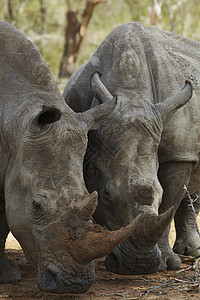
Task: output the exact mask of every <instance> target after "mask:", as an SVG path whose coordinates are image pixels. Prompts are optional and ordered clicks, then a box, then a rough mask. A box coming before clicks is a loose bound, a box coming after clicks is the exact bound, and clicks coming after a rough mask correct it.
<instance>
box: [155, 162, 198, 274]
mask: <svg viewBox="0 0 200 300" xmlns="http://www.w3.org/2000/svg"><path fill="white" fill-rule="evenodd" d="M192 168H193V164H192V163H190V162H168V163H164V164H161V166H160V168H159V173H158V176H159V180H160V183H161V185H162V187H163V198H162V203H161V205H160V208H159V213H163V212H164V211H166V210H167V209H168V208H169V207H171V206H172V205H173V206H174V208H175V211H176V210H177V209H178V207H179V205H180V203H181V201H182V199H183V197H184V189H183V187H184V185H186V186H187V185H188V183H189V181H190V176H191V172H192ZM169 230H170V227H168V229H167V230H166V231H165V233H164V234H163V236H162V238H161V239H160V240H159V242H158V246H159V248H160V251H161V255H162V258H161V263H160V267H159V270H166V269H171V270H172V269H179V268H180V266H181V259H180V258H179V256H178V255H177V254H175V252H174V251H173V250H172V249H171V247H170V244H169Z"/></svg>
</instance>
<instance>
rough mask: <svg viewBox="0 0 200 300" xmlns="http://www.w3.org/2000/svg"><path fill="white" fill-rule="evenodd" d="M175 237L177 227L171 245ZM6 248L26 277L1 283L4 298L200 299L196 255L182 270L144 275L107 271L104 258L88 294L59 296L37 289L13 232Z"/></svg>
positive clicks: (71, 299)
mask: <svg viewBox="0 0 200 300" xmlns="http://www.w3.org/2000/svg"><path fill="white" fill-rule="evenodd" d="M174 236H175V235H174V228H173V227H172V230H171V233H170V243H171V244H172V243H173V241H174ZM6 248H7V250H6V251H7V254H8V257H9V258H10V259H13V260H14V261H16V262H17V263H18V264H19V267H20V269H21V273H22V280H21V281H20V282H17V283H12V284H5V285H3V284H0V300H1V299H5V300H11V299H14V300H16V299H20V300H33V299H34V300H35V299H40V300H47V299H48V300H57V299H66V300H79V299H80V300H93V299H102V300H107V299H112V300H120V299H123V300H133V299H148V300H158V299H161V300H167V299H170V300H175V299H176V300H180V299H192V300H193V299H194V300H196V299H200V262H199V261H198V260H194V259H192V258H190V259H186V258H183V263H182V269H181V270H180V271H167V272H159V273H158V272H157V273H155V274H151V275H143V276H137V275H135V276H130V275H128V276H126V275H122V276H121V275H116V274H113V273H110V272H107V271H106V269H105V267H104V263H103V259H100V260H98V270H97V271H96V280H95V283H94V284H93V285H92V287H91V288H90V290H89V291H88V292H87V293H85V294H80V295H79V294H78V295H72V294H65V295H58V294H50V293H45V292H41V291H40V290H39V289H38V288H37V284H36V280H35V275H34V272H33V269H32V268H31V266H30V265H29V264H28V263H27V261H26V259H25V257H24V254H23V252H22V250H21V248H20V246H19V244H18V243H17V242H16V240H15V239H14V238H13V237H12V235H9V237H8V239H7V243H6ZM198 263H199V264H198Z"/></svg>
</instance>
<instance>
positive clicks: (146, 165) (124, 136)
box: [63, 23, 200, 274]
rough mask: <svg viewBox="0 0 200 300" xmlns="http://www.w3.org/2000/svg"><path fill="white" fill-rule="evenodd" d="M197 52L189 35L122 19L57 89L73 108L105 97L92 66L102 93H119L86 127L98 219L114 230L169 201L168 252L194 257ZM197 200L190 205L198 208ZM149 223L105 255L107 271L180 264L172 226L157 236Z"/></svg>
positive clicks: (197, 249)
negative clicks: (183, 96)
mask: <svg viewBox="0 0 200 300" xmlns="http://www.w3.org/2000/svg"><path fill="white" fill-rule="evenodd" d="M199 56H200V43H198V42H196V41H192V40H189V39H187V38H183V37H180V36H175V35H173V34H171V33H169V32H165V31H160V30H159V29H157V28H156V27H151V28H150V29H146V28H145V27H143V26H142V25H140V24H138V23H129V24H125V25H122V26H119V27H117V28H116V29H115V30H114V31H113V32H111V33H110V34H109V35H108V37H107V38H106V39H105V40H104V41H103V42H102V43H101V45H100V46H99V47H98V48H97V50H96V51H95V52H94V54H93V55H92V56H91V58H90V59H89V61H88V62H87V63H86V64H85V65H83V66H82V67H81V68H80V69H79V70H78V71H77V72H75V74H74V75H73V76H72V77H71V79H70V80H69V82H68V83H67V85H66V88H65V91H64V94H63V95H64V97H65V100H66V102H67V103H68V104H69V106H70V107H71V108H72V109H73V110H74V111H77V112H78V111H85V110H87V109H89V108H90V107H92V106H96V105H98V104H99V103H102V102H104V101H105V99H103V98H104V97H103V96H102V97H101V96H100V95H99V94H101V92H99V93H98V92H97V93H96V92H95V91H94V87H93V84H92V80H90V79H91V77H92V75H93V74H94V73H95V72H98V73H99V74H100V80H101V82H102V83H103V85H104V86H105V87H106V89H107V92H106V93H105V95H107V94H108V93H110V94H111V95H113V96H114V95H115V96H114V97H116V98H117V106H116V108H115V110H114V111H113V112H112V114H110V115H109V116H107V117H106V119H105V120H103V121H102V122H101V124H100V126H99V127H98V128H97V130H96V131H91V132H90V133H89V143H88V149H87V154H86V157H85V161H84V175H85V181H86V186H87V188H88V190H89V191H90V192H92V191H93V190H97V191H98V195H99V204H98V207H97V210H96V211H95V214H94V219H95V220H96V221H97V223H100V224H101V225H105V226H107V227H108V228H109V229H114V228H119V227H120V226H122V225H124V224H127V223H128V222H130V220H132V219H134V218H135V217H136V216H137V215H138V213H140V212H141V211H144V212H146V211H154V212H155V213H159V214H161V213H163V212H165V211H166V210H167V209H168V208H170V207H171V206H174V210H175V212H176V215H175V223H176V230H177V237H176V242H175V245H174V250H175V252H177V253H179V254H185V255H193V256H195V257H197V256H199V255H200V238H199V236H198V234H197V232H196V229H195V226H194V215H193V213H192V210H191V207H189V206H188V203H187V199H185V197H186V195H185V193H184V189H183V187H184V185H186V186H187V187H188V189H189V191H190V193H191V194H194V193H196V192H198V190H199V183H200V178H199V170H200V167H199V152H200V144H199V126H200V121H199V120H200V115H199V111H200V95H199V93H200V91H199V80H200V62H199ZM187 79H190V80H191V81H192V83H193V87H194V88H195V89H194V92H193V96H192V98H191V100H190V101H189V102H188V103H186V102H187V101H188V100H189V98H190V97H189V98H188V99H187V101H185V102H183V103H181V105H177V107H176V108H175V109H172V110H171V112H170V113H165V112H164V109H163V110H162V109H161V110H160V104H161V103H162V104H161V106H163V107H165V106H166V107H167V106H168V104H167V103H168V102H169V101H168V102H167V101H166V99H169V98H170V97H172V96H174V95H176V94H177V93H178V92H179V91H181V89H182V88H183V86H184V83H185V80H187ZM105 95H104V96H105ZM94 96H95V97H94ZM105 97H106V96H105ZM177 98H179V97H177ZM179 100H180V99H179ZM173 101H174V103H176V97H175V96H174V98H173ZM158 103H159V104H158ZM185 103H186V104H185ZM184 104H185V105H184ZM183 105H184V106H183ZM179 107H180V108H179ZM178 108H179V109H178ZM182 199H183V200H182ZM180 203H181V204H180ZM199 203H200V202H199V200H198V201H197V202H195V207H196V209H197V213H198V211H199V206H200V204H199ZM179 204H180V207H179ZM169 223H170V221H169ZM155 227H156V226H155V222H154V221H149V223H148V221H147V222H146V223H145V224H144V229H142V225H141V226H140V229H141V230H139V229H138V230H136V231H135V232H134V233H133V234H132V235H131V236H130V237H129V238H128V239H127V240H126V241H125V242H124V243H122V244H121V245H119V246H118V247H116V248H115V249H114V250H113V251H112V252H111V253H110V254H109V255H108V256H107V258H106V266H107V268H108V270H110V271H113V272H116V273H119V274H145V273H151V272H153V271H155V270H156V269H157V268H158V267H159V268H160V269H162V270H163V269H166V268H169V269H176V268H179V267H180V263H181V260H180V258H179V257H178V256H177V255H176V254H175V253H174V252H173V251H172V249H171V248H170V245H169V242H168V232H169V226H168V229H166V230H164V234H163V236H162V232H161V236H162V237H159V238H158V239H157V240H156V238H154V237H155V236H159V234H158V232H159V230H161V229H160V226H157V228H155Z"/></svg>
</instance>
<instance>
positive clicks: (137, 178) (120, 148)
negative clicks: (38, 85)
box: [84, 73, 192, 274]
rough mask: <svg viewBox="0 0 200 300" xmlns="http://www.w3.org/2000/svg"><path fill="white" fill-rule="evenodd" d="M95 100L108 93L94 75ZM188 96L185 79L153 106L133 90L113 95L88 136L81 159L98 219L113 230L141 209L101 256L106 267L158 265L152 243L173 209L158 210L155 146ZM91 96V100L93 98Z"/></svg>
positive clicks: (137, 270)
mask: <svg viewBox="0 0 200 300" xmlns="http://www.w3.org/2000/svg"><path fill="white" fill-rule="evenodd" d="M91 87H92V90H93V93H94V96H95V99H94V100H95V101H97V100H98V101H99V102H100V103H104V102H106V101H110V100H111V99H113V95H111V94H110V92H109V91H108V90H107V88H106V87H105V86H104V84H103V83H102V81H101V79H100V76H99V74H98V73H95V74H94V75H93V76H92V78H91ZM191 95H192V87H191V84H190V82H186V85H185V87H184V88H183V90H181V91H180V92H179V93H177V94H176V95H174V96H172V97H170V98H168V99H166V100H164V101H163V102H160V103H158V104H155V105H154V104H152V103H151V102H150V101H148V99H143V98H142V97H141V95H138V94H137V93H136V92H132V91H131V92H129V91H128V89H127V90H125V91H124V93H121V94H120V93H118V94H117V95H116V96H114V98H116V97H117V106H116V108H115V110H114V111H113V112H112V114H110V115H109V116H107V118H106V119H105V120H103V121H102V122H101V124H100V126H99V127H98V129H97V130H96V131H91V132H90V134H89V145H88V150H87V154H86V157H85V162H84V174H85V181H86V185H87V187H88V189H89V191H90V192H91V191H93V190H94V188H95V189H96V190H97V191H98V195H99V204H98V207H97V209H96V211H95V213H94V219H95V220H96V221H97V223H99V224H101V225H104V226H106V227H107V228H109V229H110V230H115V229H118V228H120V227H121V226H124V225H126V224H128V223H129V222H130V221H131V220H134V218H136V217H137V215H139V214H140V213H141V212H143V217H142V219H140V221H139V224H138V226H137V229H136V230H135V231H134V233H133V234H132V235H131V236H130V237H129V238H128V239H126V240H125V241H124V242H123V243H122V244H120V245H119V246H117V247H116V248H115V249H114V250H113V251H112V252H111V253H110V254H108V256H107V257H106V261H105V263H106V267H107V268H108V270H110V271H113V272H115V273H119V274H147V273H152V272H154V271H155V270H156V269H157V268H158V266H159V263H160V251H159V249H158V247H157V242H158V240H159V239H160V238H161V236H162V235H163V232H164V231H165V229H166V228H167V226H168V225H169V223H170V222H171V219H172V217H173V215H174V208H173V207H170V208H169V209H168V210H167V211H166V212H164V213H162V214H159V206H160V204H161V201H162V193H163V190H162V187H161V185H160V182H159V180H158V176H157V173H158V167H159V162H158V155H157V152H158V146H159V143H160V139H161V134H162V130H163V124H164V121H165V119H166V117H167V116H169V115H170V114H171V113H172V112H173V111H174V110H176V109H178V108H179V107H181V106H183V105H184V104H185V103H186V102H187V101H188V100H189V99H190V98H191ZM94 100H93V102H94Z"/></svg>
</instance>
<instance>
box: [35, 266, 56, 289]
mask: <svg viewBox="0 0 200 300" xmlns="http://www.w3.org/2000/svg"><path fill="white" fill-rule="evenodd" d="M37 283H38V287H39V288H40V289H41V290H43V291H46V292H54V291H56V290H57V280H56V274H55V273H54V272H52V271H51V270H50V269H49V270H48V269H46V270H45V272H43V273H42V274H41V275H40V278H37Z"/></svg>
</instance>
